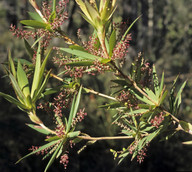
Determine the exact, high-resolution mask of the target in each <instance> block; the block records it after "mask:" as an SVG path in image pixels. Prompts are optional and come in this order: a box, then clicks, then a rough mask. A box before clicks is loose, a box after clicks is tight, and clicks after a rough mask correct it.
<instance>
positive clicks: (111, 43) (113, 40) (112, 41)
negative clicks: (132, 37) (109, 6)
mask: <svg viewBox="0 0 192 172" xmlns="http://www.w3.org/2000/svg"><path fill="white" fill-rule="evenodd" d="M115 45H116V30H115V29H114V30H113V32H112V34H111V36H110V38H109V57H111V56H112V55H113V49H114V47H115Z"/></svg>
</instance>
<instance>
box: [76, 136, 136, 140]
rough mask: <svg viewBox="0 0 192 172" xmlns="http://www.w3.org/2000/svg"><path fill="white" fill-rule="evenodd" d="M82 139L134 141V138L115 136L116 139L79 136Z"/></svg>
mask: <svg viewBox="0 0 192 172" xmlns="http://www.w3.org/2000/svg"><path fill="white" fill-rule="evenodd" d="M77 137H78V138H80V139H84V140H95V141H97V140H120V139H132V138H134V137H132V136H114V137H91V136H77Z"/></svg>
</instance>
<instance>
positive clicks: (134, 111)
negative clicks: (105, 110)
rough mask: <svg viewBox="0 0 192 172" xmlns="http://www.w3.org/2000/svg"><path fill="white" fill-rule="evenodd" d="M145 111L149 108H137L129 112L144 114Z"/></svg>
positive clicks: (131, 113)
mask: <svg viewBox="0 0 192 172" xmlns="http://www.w3.org/2000/svg"><path fill="white" fill-rule="evenodd" d="M146 112H149V109H137V110H132V111H130V112H129V114H130V115H133V114H140V113H141V114H144V113H146Z"/></svg>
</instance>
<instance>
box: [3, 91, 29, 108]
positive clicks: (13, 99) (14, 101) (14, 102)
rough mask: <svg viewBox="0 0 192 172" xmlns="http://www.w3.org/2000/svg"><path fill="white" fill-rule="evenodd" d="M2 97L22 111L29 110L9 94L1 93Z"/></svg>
mask: <svg viewBox="0 0 192 172" xmlns="http://www.w3.org/2000/svg"><path fill="white" fill-rule="evenodd" d="M0 96H2V97H3V98H5V99H6V100H8V101H9V102H10V103H12V104H15V105H17V106H18V107H20V108H22V109H28V108H27V107H26V106H25V105H24V104H22V103H20V102H19V101H18V100H17V99H15V98H14V97H12V96H10V95H8V94H5V93H2V92H0Z"/></svg>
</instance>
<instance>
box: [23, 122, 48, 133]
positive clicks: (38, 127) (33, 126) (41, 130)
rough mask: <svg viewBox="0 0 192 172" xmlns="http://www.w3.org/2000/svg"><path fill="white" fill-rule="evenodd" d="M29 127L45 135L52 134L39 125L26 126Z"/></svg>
mask: <svg viewBox="0 0 192 172" xmlns="http://www.w3.org/2000/svg"><path fill="white" fill-rule="evenodd" d="M26 125H27V126H29V127H30V128H32V129H34V130H36V131H38V132H39V133H42V134H45V135H49V134H51V133H50V132H49V131H47V130H45V129H44V128H42V127H41V126H39V125H34V124H26Z"/></svg>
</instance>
